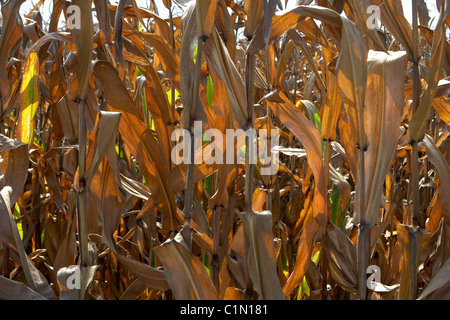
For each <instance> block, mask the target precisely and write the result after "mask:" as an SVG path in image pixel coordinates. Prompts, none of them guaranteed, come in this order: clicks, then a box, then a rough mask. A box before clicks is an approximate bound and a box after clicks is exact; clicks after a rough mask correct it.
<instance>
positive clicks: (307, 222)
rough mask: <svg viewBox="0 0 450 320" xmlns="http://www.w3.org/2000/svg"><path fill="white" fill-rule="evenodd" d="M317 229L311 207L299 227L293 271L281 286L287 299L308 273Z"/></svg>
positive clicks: (317, 225)
mask: <svg viewBox="0 0 450 320" xmlns="http://www.w3.org/2000/svg"><path fill="white" fill-rule="evenodd" d="M299 220H300V219H299ZM318 229H319V224H318V223H317V220H316V219H315V218H314V213H313V206H312V205H311V206H309V208H308V209H307V210H306V217H305V218H304V220H303V225H302V227H301V235H300V240H299V243H298V248H297V252H296V254H297V255H296V261H295V265H294V271H293V272H292V273H291V275H290V276H289V278H288V280H287V281H286V283H285V284H284V286H283V294H284V296H285V297H289V295H290V294H291V293H292V291H294V289H295V288H296V287H298V285H299V284H301V281H302V280H303V277H304V276H305V275H306V274H307V272H308V269H309V266H310V264H311V261H312V260H311V254H312V249H313V241H314V238H315V236H316V233H317V231H318Z"/></svg>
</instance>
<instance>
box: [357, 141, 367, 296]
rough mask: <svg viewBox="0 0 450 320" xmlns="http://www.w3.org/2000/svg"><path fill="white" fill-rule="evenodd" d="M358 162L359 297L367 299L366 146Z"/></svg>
mask: <svg viewBox="0 0 450 320" xmlns="http://www.w3.org/2000/svg"><path fill="white" fill-rule="evenodd" d="M358 152H359V162H358V184H359V193H360V196H359V197H360V198H359V199H360V202H359V215H360V219H359V220H360V222H359V226H358V228H359V233H358V242H357V256H356V257H357V264H358V298H359V299H360V300H366V298H367V284H366V281H367V273H366V272H367V267H368V265H369V236H370V233H369V229H368V228H367V225H366V199H365V198H366V194H365V193H366V190H365V173H364V148H363V147H361V146H360V147H359V148H358Z"/></svg>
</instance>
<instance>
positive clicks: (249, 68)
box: [245, 54, 256, 212]
mask: <svg viewBox="0 0 450 320" xmlns="http://www.w3.org/2000/svg"><path fill="white" fill-rule="evenodd" d="M255 59H256V58H255V55H253V54H249V55H247V61H246V66H245V67H246V70H245V80H246V81H245V82H246V88H247V127H248V129H249V130H254V127H255V125H254V122H255V115H254V108H253V99H254V97H253V96H254V88H255V85H254V77H255ZM253 138H254V137H253V135H250V137H248V136H247V137H246V140H245V205H246V211H247V212H249V211H252V196H253V175H254V174H253V165H252V164H251V160H253V159H250V156H252V157H253V156H254V155H253V142H254V141H253Z"/></svg>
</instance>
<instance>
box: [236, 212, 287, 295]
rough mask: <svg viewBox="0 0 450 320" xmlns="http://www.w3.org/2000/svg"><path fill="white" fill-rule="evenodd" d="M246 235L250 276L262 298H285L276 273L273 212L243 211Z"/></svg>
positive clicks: (246, 253)
mask: <svg viewBox="0 0 450 320" xmlns="http://www.w3.org/2000/svg"><path fill="white" fill-rule="evenodd" d="M240 215H241V217H242V222H243V224H244V235H245V240H244V243H245V249H246V250H245V257H246V262H247V267H248V270H249V274H250V278H251V279H252V282H253V286H254V288H255V290H256V291H257V292H258V293H259V294H260V296H261V298H262V299H266V300H280V299H281V300H284V295H283V292H282V289H281V285H280V281H279V280H278V276H277V273H276V267H275V266H276V263H275V261H276V256H275V248H274V244H273V235H272V213H271V212H270V211H261V212H241V214H240Z"/></svg>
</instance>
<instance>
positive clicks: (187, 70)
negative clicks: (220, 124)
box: [180, 2, 207, 128]
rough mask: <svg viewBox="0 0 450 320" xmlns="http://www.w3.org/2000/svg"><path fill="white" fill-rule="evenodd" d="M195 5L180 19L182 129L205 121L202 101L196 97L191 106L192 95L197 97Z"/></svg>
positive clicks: (193, 3)
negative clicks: (195, 82) (195, 80)
mask: <svg viewBox="0 0 450 320" xmlns="http://www.w3.org/2000/svg"><path fill="white" fill-rule="evenodd" d="M195 8H196V3H195V2H192V4H191V6H190V7H189V8H188V9H187V10H186V11H185V12H184V14H183V17H182V19H181V22H182V27H183V28H182V29H183V30H182V31H183V41H182V43H181V50H180V89H181V96H182V99H183V115H182V127H183V128H190V127H191V121H194V120H197V121H204V122H206V121H207V117H206V112H205V109H204V107H203V103H202V99H201V98H200V96H197V98H196V99H195V100H196V101H197V104H196V105H195V106H193V105H192V104H193V103H194V95H199V93H198V92H194V76H195V71H194V70H195V67H194V66H195V65H194V59H193V57H194V52H195V49H196V46H197V43H198V34H197V14H196V10H195Z"/></svg>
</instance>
